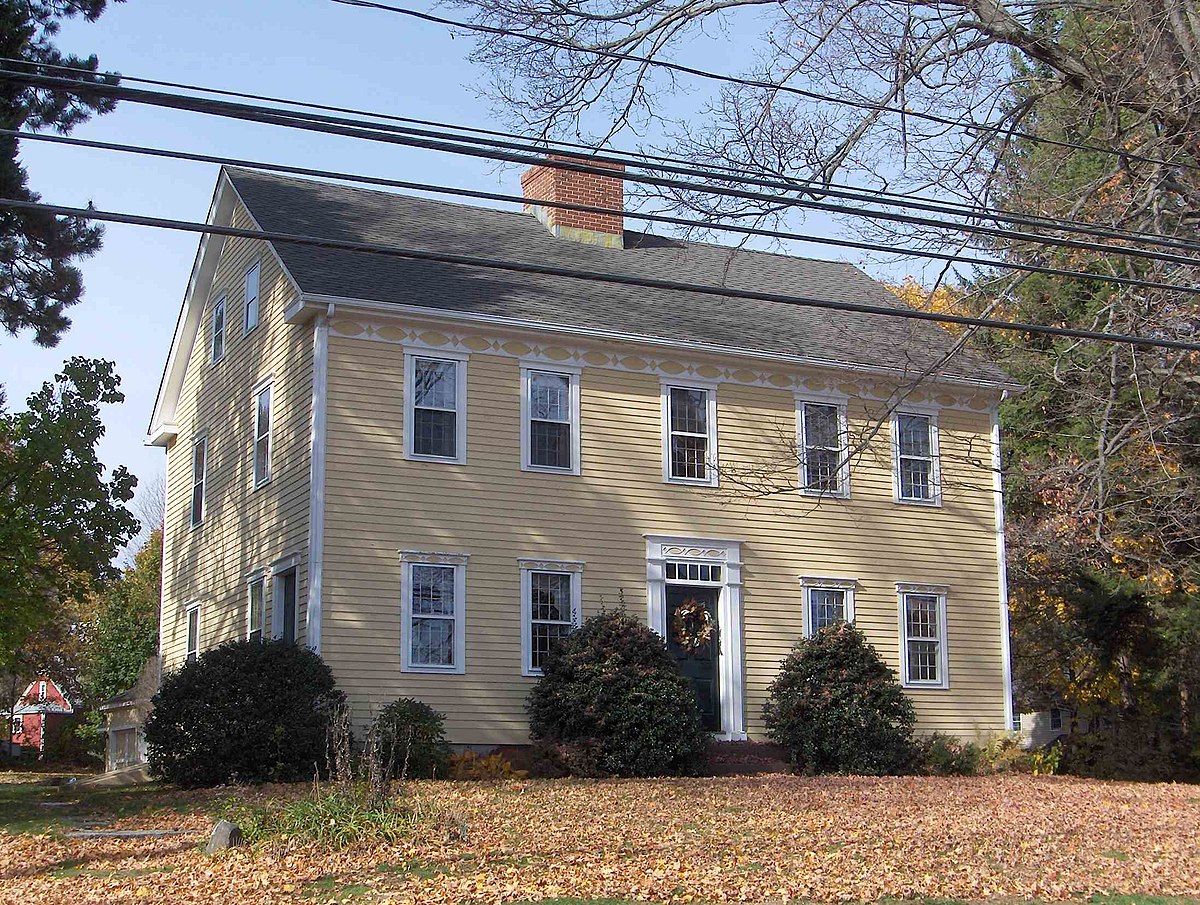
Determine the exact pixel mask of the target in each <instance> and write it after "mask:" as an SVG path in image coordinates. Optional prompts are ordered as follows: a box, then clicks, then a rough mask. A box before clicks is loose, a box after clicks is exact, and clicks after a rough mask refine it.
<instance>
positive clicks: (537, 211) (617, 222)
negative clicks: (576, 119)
mask: <svg viewBox="0 0 1200 905" xmlns="http://www.w3.org/2000/svg"><path fill="white" fill-rule="evenodd" d="M549 159H550V160H570V161H574V162H577V163H586V164H587V165H588V166H593V167H603V168H604V169H606V170H612V172H613V175H612V176H600V175H598V174H596V173H580V172H578V171H576V170H564V169H558V168H555V167H548V166H544V165H539V166H534V167H530V168H529V169H528V170H526V171H525V172H524V173H522V174H521V189H522V191H523V193H524V195H525V197H526V198H528V199H531V200H530V201H527V202H526V203H525V210H526V211H530V212H532V213H533V214H534V215H535V216H536V217H537V218H538V219H539V220H541V221H542V223H543V224H545V226H546V229H548V230H550V232H551V234H553V235H555V236H557V237H558V238H560V239H571V240H572V241H575V242H585V243H587V244H589V245H603V246H604V247H605V248H624V247H625V238H624V237H625V218H624V217H622V216H621V215H620V214H595V213H587V212H584V211H573V210H567V209H564V208H561V207H548V206H546V205H544V204H535V203H533V201H562V202H565V203H567V204H583V205H588V206H590V207H606V208H611V209H613V210H620V209H621V208H622V207H623V206H624V204H625V181H624V179H623V178H622V176H621V174H622V173H624V172H625V167H624V165H623V164H619V163H616V164H614V163H599V162H597V161H594V160H589V159H588V158H586V157H562V156H558V155H550V158H549Z"/></svg>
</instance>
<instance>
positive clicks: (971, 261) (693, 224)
mask: <svg viewBox="0 0 1200 905" xmlns="http://www.w3.org/2000/svg"><path fill="white" fill-rule="evenodd" d="M0 135H11V136H15V137H18V138H21V139H31V140H33V141H40V142H48V143H50V144H59V145H67V146H70V147H79V148H92V149H95V150H102V151H118V152H124V153H131V154H141V155H145V156H148V157H160V158H166V159H171V160H188V161H193V162H196V163H212V164H218V165H220V166H232V167H245V168H249V169H258V170H268V171H272V172H277V173H289V174H292V175H297V176H312V177H317V178H322V179H337V180H341V181H344V182H358V183H363V184H365V185H378V186H385V187H388V188H398V189H405V190H407V191H416V192H428V193H430V194H435V195H452V196H456V197H461V198H474V199H478V200H482V201H500V202H508V203H512V204H522V205H524V204H535V205H540V206H543V207H552V208H557V209H559V210H570V211H578V212H581V213H589V214H608V215H612V216H618V217H629V218H631V219H634V220H645V221H648V222H652V223H665V224H669V225H671V226H682V227H687V228H699V229H712V230H716V231H720V232H730V233H736V234H738V235H744V236H761V237H764V238H770V239H787V240H791V241H796V242H811V243H813V244H816V245H829V246H834V247H837V248H855V249H861V250H865V251H873V252H886V253H887V254H896V255H904V256H908V257H918V258H929V259H931V260H937V261H947V262H949V263H951V264H966V265H971V266H975V267H995V268H998V269H1001V270H1016V271H1021V272H1025V273H1040V274H1046V275H1049V276H1058V277H1065V278H1069V279H1078V280H1095V281H1099V282H1105V283H1115V284H1118V285H1122V286H1134V287H1138V288H1142V289H1164V290H1168V291H1172V292H1182V293H1186V294H1191V295H1200V287H1189V286H1178V285H1176V284H1173V283H1164V282H1160V281H1157V280H1149V279H1142V278H1139V277H1122V276H1116V275H1105V274H1094V273H1089V272H1087V271H1082V270H1067V269H1064V268H1059V267H1050V266H1045V265H1040V264H1025V263H1020V262H1006V261H999V260H992V259H985V258H975V257H971V256H966V255H961V254H950V253H944V252H936V251H917V250H914V249H907V248H898V247H895V246H889V245H881V244H879V243H872V242H858V241H854V240H851V239H835V238H827V237H824V236H810V235H806V234H803V233H794V232H784V231H781V230H772V229H764V228H760V227H753V226H741V225H738V224H723V223H706V222H702V221H698V220H689V219H686V218H683V217H673V216H669V215H666V214H653V213H645V212H640V211H626V210H623V209H621V208H609V207H597V206H594V205H588V204H574V203H571V202H566V201H557V200H553V199H549V198H530V197H527V196H524V195H509V194H503V193H500V192H485V191H481V190H476V189H465V188H456V187H453V186H444V185H435V184H430V183H424V182H411V181H408V180H402V179H388V178H385V177H381V176H364V175H361V174H357V173H344V172H338V171H336V170H323V169H316V168H312V167H299V166H289V165H287V164H279V163H270V162H267V161H261V160H246V159H242V158H236V157H222V156H218V155H214V154H199V153H193V152H190V151H174V150H166V149H162V148H148V147H144V146H141V145H130V144H122V143H116V142H107V141H94V140H90V139H84V138H70V137H67V136H63V135H53V134H42V133H31V132H21V131H17V130H14V129H0Z"/></svg>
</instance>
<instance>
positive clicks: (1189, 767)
mask: <svg viewBox="0 0 1200 905" xmlns="http://www.w3.org/2000/svg"><path fill="white" fill-rule="evenodd" d="M1059 744H1060V745H1061V746H1062V748H1061V755H1060V757H1059V762H1058V765H1057V766H1058V771H1057V772H1059V773H1070V774H1072V775H1074V776H1086V777H1090V778H1092V779H1125V780H1134V781H1142V782H1166V781H1192V780H1195V779H1197V778H1198V776H1200V759H1198V758H1197V757H1196V753H1195V752H1193V751H1192V750H1190V747H1189V745H1188V742H1187V739H1186V738H1185V737H1184V736H1183V735H1182V733H1180V732H1179V731H1178V730H1177V729H1176V728H1175V727H1173V726H1163V725H1162V724H1159V723H1156V722H1155V721H1153V720H1148V719H1147V720H1134V719H1126V720H1123V721H1122V722H1120V723H1118V724H1116V725H1113V726H1112V727H1110V728H1106V729H1103V730H1098V731H1095V732H1080V733H1075V734H1072V735H1065V736H1063V737H1062V738H1061V739H1060V740H1059Z"/></svg>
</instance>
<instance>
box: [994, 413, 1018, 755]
mask: <svg viewBox="0 0 1200 905" xmlns="http://www.w3.org/2000/svg"><path fill="white" fill-rule="evenodd" d="M1007 398H1008V390H1005V391H1004V393H1003V394H1002V395H1001V397H1000V402H1004V400H1005V399H1007ZM1003 464H1004V463H1003V459H1002V458H1001V455H1000V406H999V404H997V406H996V408H995V409H993V410H992V487H993V489H994V494H993V496H994V499H995V504H996V568H997V570H998V577H999V585H1000V588H999V589H1000V657H1001V660H1002V667H1003V671H1004V722H1003V724H1002V725H1003V726H1004V731H1006V732H1008V731H1011V729H1012V712H1013V688H1012V641H1011V638H1010V636H1009V628H1008V553H1007V549H1006V545H1005V539H1004V474H1003V471H1002V469H1003Z"/></svg>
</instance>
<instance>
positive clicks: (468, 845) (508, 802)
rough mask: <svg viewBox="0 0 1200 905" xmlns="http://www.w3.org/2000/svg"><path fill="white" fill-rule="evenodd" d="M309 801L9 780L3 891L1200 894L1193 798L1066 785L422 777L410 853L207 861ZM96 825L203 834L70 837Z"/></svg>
mask: <svg viewBox="0 0 1200 905" xmlns="http://www.w3.org/2000/svg"><path fill="white" fill-rule="evenodd" d="M308 793H309V790H308V789H307V788H306V787H303V786H292V787H266V788H262V789H256V790H215V791H207V792H191V793H182V792H170V791H163V790H154V789H133V790H129V789H124V790H106V791H104V792H93V793H79V792H74V791H72V790H70V789H62V790H58V789H53V790H49V789H45V788H44V787H43V788H35V787H32V786H28V785H25V786H19V785H0V827H8V828H9V830H10V831H16V832H9V833H7V834H6V833H2V832H0V901H3V902H14V903H16V902H22V903H28V902H46V903H55V902H62V903H70V905H84V903H93V902H95V903H108V902H130V901H132V902H170V903H193V902H203V903H221V905H230V903H242V902H245V903H254V905H268V903H274V902H293V901H304V902H334V901H337V902H353V903H369V902H398V903H425V902H429V903H458V902H548V901H558V902H575V901H579V900H584V901H604V902H613V901H629V900H634V901H652V902H666V901H672V902H713V903H715V902H766V901H781V900H806V901H821V902H833V901H866V902H877V901H879V900H881V899H888V898H899V899H922V898H932V897H936V898H941V899H957V900H983V899H990V900H999V901H1002V902H1006V903H1013V902H1015V901H1022V902H1023V901H1028V900H1034V899H1037V900H1050V901H1056V900H1074V901H1083V900H1086V899H1088V898H1090V897H1092V896H1095V895H1098V894H1102V895H1109V896H1119V895H1137V896H1148V895H1155V896H1175V897H1184V899H1185V900H1188V899H1187V897H1192V896H1196V897H1200V787H1197V786H1186V785H1149V784H1146V785H1142V784H1119V783H1098V782H1089V781H1082V780H1075V779H1068V778H1061V777H1029V776H1012V777H990V778H978V779H976V778H964V779H924V778H921V779H918V778H899V779H867V778H857V777H849V778H833V777H826V778H802V777H791V776H778V775H776V776H765V777H744V778H718V779H680V780H647V781H594V782H586V781H565V780H542V781H514V782H505V783H495V784H493V783H415V784H411V786H410V789H409V792H408V794H409V795H411V796H414V797H415V798H416V799H417V800H418V802H419V805H420V807H421V808H422V810H423V812H424V813H426V814H427V815H428V821H427V822H426V824H425V825H424V827H425V828H424V829H423V831H422V832H421V833H420V835H419V836H418V837H416V838H413V839H411V840H410V841H408V842H406V843H404V844H401V845H396V846H389V847H381V848H372V849H364V848H357V849H351V850H348V851H347V850H343V851H340V852H331V851H319V850H314V849H313V848H311V847H302V846H289V845H288V844H287V843H286V842H284V843H280V844H276V845H270V846H263V845H260V846H257V847H255V848H253V849H247V848H241V849H235V850H232V851H228V852H224V853H221V854H219V855H217V856H214V857H208V856H206V855H204V854H203V853H202V852H201V851H200V850H199V845H200V843H202V842H203V840H204V838H205V836H206V834H207V831H208V829H209V827H210V826H211V824H212V819H213V816H212V815H213V814H216V813H220V812H221V811H222V810H223V809H224V808H227V807H228V804H229V800H230V799H231V798H237V799H239V800H245V799H251V800H265V799H267V798H269V797H272V796H297V795H304V794H308ZM89 825H90V826H104V827H109V828H113V827H119V828H157V829H189V830H194V831H195V834H194V835H173V836H165V837H159V838H143V839H109V838H101V839H72V838H67V836H66V835H65V833H66V832H67V831H68V830H70V829H71V828H72V827H79V826H89ZM1097 901H1102V900H1097ZM1109 901H1113V902H1119V901H1121V900H1120V899H1110V900H1109ZM1136 901H1138V902H1145V901H1149V900H1146V899H1138V900H1136ZM1188 901H1190V900H1188ZM1197 901H1200V898H1197Z"/></svg>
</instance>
